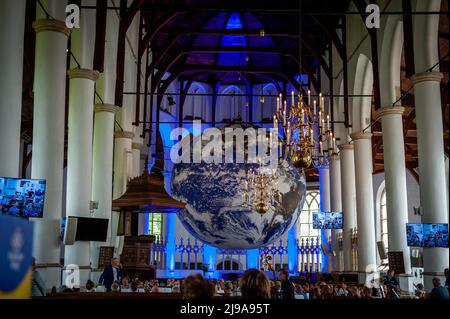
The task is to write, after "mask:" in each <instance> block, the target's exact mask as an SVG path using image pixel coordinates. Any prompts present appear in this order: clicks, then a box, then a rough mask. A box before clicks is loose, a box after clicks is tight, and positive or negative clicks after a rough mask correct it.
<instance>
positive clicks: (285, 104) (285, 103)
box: [283, 100, 287, 123]
mask: <svg viewBox="0 0 450 319" xmlns="http://www.w3.org/2000/svg"><path fill="white" fill-rule="evenodd" d="M286 106H287V102H286V100H284V112H283V115H284V123H286Z"/></svg>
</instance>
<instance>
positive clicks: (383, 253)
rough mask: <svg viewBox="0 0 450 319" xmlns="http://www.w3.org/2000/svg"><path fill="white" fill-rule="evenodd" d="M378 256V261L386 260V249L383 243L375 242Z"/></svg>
mask: <svg viewBox="0 0 450 319" xmlns="http://www.w3.org/2000/svg"><path fill="white" fill-rule="evenodd" d="M377 247H378V254H379V255H380V259H387V258H388V256H387V253H386V247H385V246H384V242H383V241H377Z"/></svg>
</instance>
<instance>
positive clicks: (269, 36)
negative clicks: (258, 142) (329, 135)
mask: <svg viewBox="0 0 450 319" xmlns="http://www.w3.org/2000/svg"><path fill="white" fill-rule="evenodd" d="M242 1H244V2H242ZM242 1H225V2H224V1H208V0H202V1H190V2H189V3H190V4H189V7H186V8H187V9H185V10H184V11H183V13H182V14H177V15H174V16H173V17H172V18H170V19H169V21H168V22H166V23H165V24H164V26H162V27H156V28H158V32H157V34H156V36H155V37H154V39H153V40H152V48H153V49H154V61H155V62H154V64H155V65H154V67H155V70H156V71H158V72H156V77H157V78H160V77H161V78H162V77H163V74H165V73H169V74H172V75H174V76H175V77H177V78H178V79H180V80H182V81H198V82H206V83H217V82H219V83H236V82H240V83H242V84H248V83H253V84H261V83H268V82H278V83H282V82H287V83H294V84H295V85H296V86H297V85H298V84H299V81H298V80H299V76H298V74H299V73H302V74H304V75H307V76H308V77H312V85H314V84H316V85H317V83H318V77H317V72H318V69H319V66H320V65H322V64H324V62H326V61H324V60H323V58H322V56H323V55H324V54H325V53H326V52H327V50H328V47H329V44H330V42H331V39H330V37H329V36H328V35H327V32H326V30H327V28H331V29H333V30H335V29H336V28H337V26H338V24H339V17H336V16H324V17H318V18H314V19H312V18H311V17H307V16H306V15H305V16H303V18H301V19H300V15H299V12H298V10H297V9H298V1H291V0H286V1H283V3H281V2H280V3H274V2H273V1H272V2H270V3H269V2H268V1H266V0H260V1H250V2H247V1H246V0H242ZM197 2H198V6H195V4H197ZM324 2H326V3H327V5H326V6H322V5H320V4H321V3H322V4H323V3H324ZM345 2H348V1H342V3H341V1H330V0H317V1H303V3H304V5H303V6H304V8H305V10H306V12H307V11H308V10H309V11H313V12H320V11H323V10H329V11H333V10H334V11H336V10H339V9H341V10H345V9H346V7H347V5H346V4H345ZM191 4H192V8H193V9H192V10H189V8H190V7H191ZM215 6H217V7H221V8H223V9H217V10H216V9H213V10H211V8H214V7H215ZM245 6H249V7H252V6H255V8H256V9H255V10H248V11H247V10H244V9H243V7H245ZM233 7H236V8H237V10H233V9H232V8H233ZM271 7H273V8H274V11H273V12H272V11H270V10H268V9H266V8H271ZM204 8H205V9H204ZM323 8H327V9H323ZM280 9H281V10H280ZM277 10H280V11H277ZM157 17H158V16H156V19H155V17H153V20H155V21H158V19H157ZM162 18H164V17H162ZM153 20H151V21H153ZM299 22H301V24H302V37H299ZM300 40H301V41H300ZM300 42H301V43H300ZM299 47H301V48H302V51H300V50H299ZM300 52H301V53H302V54H301V58H300ZM321 59H322V60H321ZM300 61H301V64H302V68H301V69H302V71H301V72H300V66H299V62H300ZM171 79H173V77H172V78H171ZM314 81H315V83H314ZM244 82H245V83H244Z"/></svg>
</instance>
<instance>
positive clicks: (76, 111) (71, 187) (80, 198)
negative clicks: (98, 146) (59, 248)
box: [64, 69, 98, 285]
mask: <svg viewBox="0 0 450 319" xmlns="http://www.w3.org/2000/svg"><path fill="white" fill-rule="evenodd" d="M68 76H69V80H70V85H69V123H68V128H69V132H68V150H67V199H66V216H67V217H69V216H76V217H91V214H90V201H91V190H92V188H91V181H92V179H91V172H92V131H93V123H92V116H93V114H94V85H95V81H96V80H97V78H98V72H97V71H93V70H87V69H72V70H70V71H68ZM89 251H90V249H89V242H84V241H76V242H75V243H74V244H73V245H66V246H65V258H64V263H65V265H66V266H67V265H71V264H75V265H77V266H78V267H79V269H80V270H81V271H80V284H81V285H83V284H84V283H85V282H86V281H87V280H88V279H89V274H90V269H91V265H90V258H89V257H90V253H89Z"/></svg>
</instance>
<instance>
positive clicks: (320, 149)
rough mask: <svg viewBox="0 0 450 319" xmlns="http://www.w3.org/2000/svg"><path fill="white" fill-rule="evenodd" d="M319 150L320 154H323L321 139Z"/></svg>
mask: <svg viewBox="0 0 450 319" xmlns="http://www.w3.org/2000/svg"><path fill="white" fill-rule="evenodd" d="M319 152H320V155H323V148H322V141H320V142H319Z"/></svg>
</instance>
